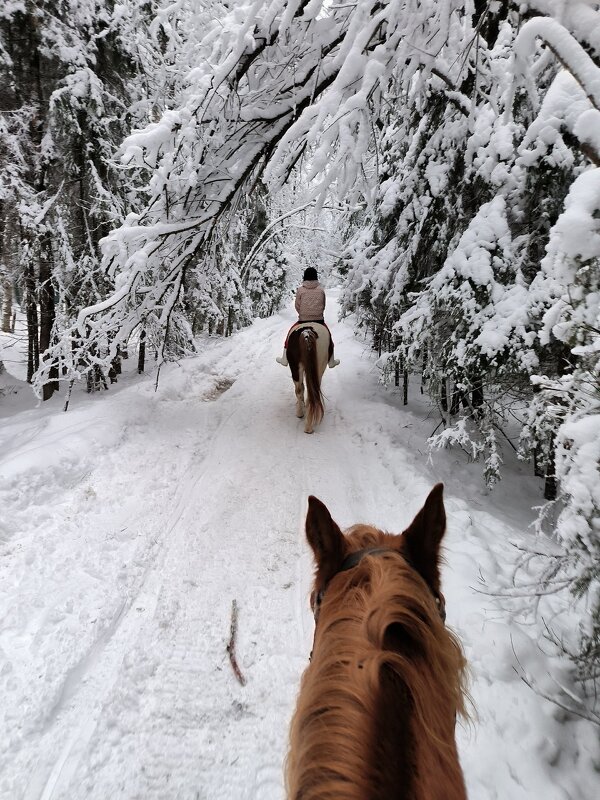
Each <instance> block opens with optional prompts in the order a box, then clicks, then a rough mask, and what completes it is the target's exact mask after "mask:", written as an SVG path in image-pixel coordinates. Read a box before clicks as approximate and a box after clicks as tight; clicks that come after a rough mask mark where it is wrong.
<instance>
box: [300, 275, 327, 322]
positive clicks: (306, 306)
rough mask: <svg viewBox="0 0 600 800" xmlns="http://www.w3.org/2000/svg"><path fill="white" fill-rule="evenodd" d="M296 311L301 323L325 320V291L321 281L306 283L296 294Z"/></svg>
mask: <svg viewBox="0 0 600 800" xmlns="http://www.w3.org/2000/svg"><path fill="white" fill-rule="evenodd" d="M296 311H297V312H298V319H299V320H300V322H304V321H305V320H311V319H323V314H324V313H325V291H324V290H323V287H322V286H321V284H320V283H319V281H304V283H303V284H302V285H301V286H299V287H298V291H297V292H296Z"/></svg>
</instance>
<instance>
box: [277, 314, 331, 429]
mask: <svg viewBox="0 0 600 800" xmlns="http://www.w3.org/2000/svg"><path fill="white" fill-rule="evenodd" d="M330 341H331V337H330V335H329V331H328V330H327V328H326V327H325V326H324V325H320V324H319V323H318V322H311V323H308V324H300V325H298V326H297V327H296V328H294V330H293V331H292V332H291V333H290V335H289V336H288V344H287V357H288V362H289V365H290V370H291V372H292V379H293V381H294V390H295V392H296V416H297V417H300V418H301V417H304V432H305V433H312V432H313V431H314V426H315V425H318V423H319V422H320V421H321V420H322V419H323V414H324V405H323V393H322V392H321V380H322V378H323V373H324V372H325V368H326V366H327V362H328V360H329V355H330V352H329V345H330ZM305 383H306V401H305V398H304V384H305Z"/></svg>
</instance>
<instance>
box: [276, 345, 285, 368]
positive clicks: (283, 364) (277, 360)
mask: <svg viewBox="0 0 600 800" xmlns="http://www.w3.org/2000/svg"><path fill="white" fill-rule="evenodd" d="M275 361H276V362H277V363H278V364H281V366H282V367H287V366H288V360H287V350H286V349H285V347H284V348H283V355H282V356H277V358H276V359H275Z"/></svg>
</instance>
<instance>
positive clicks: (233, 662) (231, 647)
mask: <svg viewBox="0 0 600 800" xmlns="http://www.w3.org/2000/svg"><path fill="white" fill-rule="evenodd" d="M237 616H238V610H237V602H236V601H235V600H234V601H233V602H232V603H231V635H230V637H229V644H228V645H227V652H228V653H229V660H230V661H231V667H232V669H233V672H234V674H235V677H236V678H237V679H238V681H239V682H240V683H241V684H242V686H245V685H246V678H244V676H243V675H242V671H241V670H240V668H239V666H238V663H237V659H236V657H235V635H236V633H237Z"/></svg>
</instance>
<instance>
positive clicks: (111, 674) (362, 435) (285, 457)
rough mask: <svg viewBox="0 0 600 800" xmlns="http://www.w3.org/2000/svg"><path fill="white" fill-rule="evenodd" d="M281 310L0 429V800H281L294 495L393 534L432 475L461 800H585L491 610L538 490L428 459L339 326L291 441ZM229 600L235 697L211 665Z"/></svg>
mask: <svg viewBox="0 0 600 800" xmlns="http://www.w3.org/2000/svg"><path fill="white" fill-rule="evenodd" d="M328 314H329V319H330V321H331V322H332V323H333V322H334V319H335V317H334V314H335V303H332V302H331V301H330V303H328ZM292 319H293V313H292V310H291V309H289V310H286V311H285V312H284V313H282V314H280V315H277V316H275V317H273V318H270V319H267V320H260V321H257V322H255V323H254V324H253V325H252V327H250V328H249V329H246V330H244V331H243V332H241V333H239V334H237V335H235V336H233V337H231V338H229V339H225V340H221V339H217V340H213V339H206V340H203V341H202V342H201V347H200V349H201V354H200V355H199V356H197V357H195V358H190V359H187V360H184V361H182V362H181V363H180V364H179V365H170V366H169V367H167V368H164V369H163V371H162V375H161V383H160V386H159V389H158V392H156V393H155V392H154V376H152V375H147V376H143V377H142V378H138V376H137V375H136V374H134V373H128V374H126V375H124V376H123V377H122V379H121V380H120V382H119V384H117V386H116V387H111V390H110V391H109V392H108V393H106V394H102V395H92V396H87V395H85V394H84V393H83V390H79V391H78V392H77V393H75V394H74V396H73V399H72V401H71V410H70V411H69V412H68V413H66V414H64V413H62V411H61V406H62V400H61V399H60V398H56V399H53V400H51V401H48V402H47V403H45V404H40V405H39V406H38V407H37V408H29V409H25V410H21V411H19V412H18V413H14V414H12V415H10V416H5V417H3V418H0V509H1V510H2V514H1V519H0V648H1V649H0V695H1V696H2V704H1V708H0V731H2V732H3V736H2V739H1V743H0V798H2V800H34V798H35V799H36V800H61V799H62V800H67V798H68V800H80V799H81V800H82V799H83V798H85V799H86V800H106V798H118V797H121V798H127V799H128V800H132V799H133V798H144V800H150V798H183V799H185V800H188V799H189V800H192V799H193V798H194V799H197V798H201V799H202V800H244V798H247V800H281V798H283V781H282V764H283V759H284V756H285V751H286V742H287V729H288V724H289V719H290V715H291V713H292V709H293V705H294V701H295V696H296V693H297V690H298V684H299V679H300V675H301V672H302V670H303V668H304V667H305V666H306V664H307V658H308V653H309V650H310V644H311V637H312V618H311V615H310V612H309V608H308V598H307V593H308V588H309V584H310V577H311V572H312V564H311V559H310V555H309V550H308V547H307V545H306V544H305V541H304V534H303V524H304V515H305V512H306V499H307V495H308V494H310V493H314V494H316V495H317V496H319V497H320V498H321V499H322V500H323V501H325V502H326V503H327V504H328V506H329V508H330V510H331V512H332V514H333V516H334V518H335V519H336V520H337V521H338V522H339V524H340V525H342V526H344V527H345V526H348V525H350V524H352V523H355V522H358V521H368V522H373V523H374V524H376V525H379V526H381V527H384V528H387V529H389V530H393V531H400V530H401V529H402V528H403V527H405V526H406V525H407V524H408V523H409V522H410V520H411V519H412V516H413V515H414V513H415V512H416V511H417V510H418V509H419V508H420V506H421V504H422V502H423V500H424V498H425V496H426V494H427V492H428V490H429V489H430V487H431V486H432V485H433V483H435V482H436V481H437V480H443V481H444V483H445V486H446V490H445V492H446V493H445V499H446V507H447V512H448V519H449V532H448V535H447V553H446V561H447V564H446V567H445V569H444V576H443V589H444V592H445V594H446V599H447V610H448V624H449V625H451V626H452V627H453V628H454V629H455V630H457V632H458V633H459V635H460V638H461V639H462V641H463V643H464V645H465V648H466V651H467V656H468V659H469V661H470V665H471V670H472V675H473V682H472V695H473V700H474V705H475V716H474V721H473V724H472V726H471V727H470V728H465V729H463V728H459V731H458V737H459V746H460V754H461V760H462V764H463V767H464V770H465V774H466V778H467V784H468V788H469V796H470V797H471V798H472V800H495V798H498V800H532V799H535V800H537V799H538V798H544V800H566V799H567V798H574V797H577V798H590V799H591V798H592V797H593V796H594V786H596V787H597V773H595V772H594V769H593V764H594V759H596V763H597V758H598V750H597V739H596V736H595V733H594V732H593V731H592V726H590V725H588V724H587V723H585V722H578V723H577V724H574V722H573V720H565V719H564V717H563V716H559V712H558V711H557V709H556V708H555V707H554V706H552V705H551V704H549V703H547V702H546V701H545V700H543V699H541V698H540V697H539V696H538V695H537V694H535V693H534V692H533V691H532V690H531V689H530V688H528V687H527V686H526V685H525V683H524V682H523V680H522V677H524V676H527V675H530V674H534V675H538V676H539V675H540V674H542V675H544V674H546V673H548V674H550V673H553V674H558V673H559V672H560V669H561V667H560V665H559V664H558V663H557V661H556V659H555V657H554V656H552V655H550V654H545V653H544V652H543V651H542V649H540V639H541V633H542V631H541V623H537V624H533V623H532V622H531V620H530V624H529V626H528V627H523V626H519V625H517V623H516V620H515V617H516V615H517V613H519V612H520V611H521V610H522V609H521V608H520V607H519V606H516V605H515V603H514V601H513V602H511V603H509V602H508V601H507V600H506V599H504V600H500V599H499V598H498V597H496V596H494V591H495V590H496V589H497V588H498V586H499V585H502V584H503V583H504V584H505V585H506V583H507V582H508V579H509V575H510V572H511V566H512V563H513V561H514V548H513V545H512V544H511V543H512V542H516V543H521V544H522V543H524V542H529V543H531V541H532V539H531V537H530V535H529V534H528V533H527V527H528V525H529V524H530V523H531V522H532V521H533V519H534V516H535V512H533V511H532V510H531V506H532V504H535V503H536V502H537V501H538V498H539V494H538V491H539V484H538V482H537V481H536V480H535V479H533V478H531V477H529V469H528V468H527V467H526V466H519V465H518V464H517V463H514V464H512V465H507V468H506V473H505V478H504V480H503V482H502V484H501V486H500V487H499V488H498V489H497V490H496V492H495V493H494V494H493V495H488V493H487V492H486V490H485V488H484V485H483V482H482V481H481V478H480V476H479V468H478V466H477V465H473V464H470V463H468V461H467V459H466V458H465V457H464V454H463V453H461V452H460V451H445V452H441V453H437V454H435V455H434V460H433V462H428V460H427V455H426V447H425V444H424V443H425V439H426V438H427V436H428V435H429V434H430V433H431V431H432V429H433V427H434V426H435V421H434V420H433V419H428V409H427V407H426V405H425V404H424V401H423V399H422V398H421V396H420V394H419V387H418V386H415V387H414V392H413V394H412V396H411V401H410V403H409V405H408V406H407V407H406V408H404V407H402V405H401V398H400V395H399V394H398V391H397V390H394V389H389V388H385V387H383V386H381V385H380V384H379V383H378V380H377V378H378V375H377V368H376V367H375V364H374V359H373V357H372V355H371V353H370V351H369V348H368V346H367V344H366V343H364V342H363V341H361V340H359V339H357V338H356V337H355V335H354V333H353V331H352V328H351V325H350V324H349V323H347V322H345V323H339V324H335V323H334V324H333V325H332V329H333V334H334V339H335V341H336V353H337V355H338V356H339V357H340V358H341V360H342V363H341V365H340V366H339V367H338V368H336V369H335V370H333V371H328V372H327V373H326V375H325V384H324V388H325V392H326V395H327V409H326V416H325V420H324V422H323V423H322V425H321V427H320V428H319V429H318V430H317V432H316V433H315V434H314V435H313V436H306V435H305V434H304V433H303V427H302V423H301V422H300V421H299V420H297V419H296V418H295V417H294V403H293V391H292V383H291V379H290V376H289V372H287V371H284V370H283V369H282V368H281V367H280V366H279V365H278V364H276V363H275V361H274V356H275V355H276V354H278V353H279V352H280V350H281V344H282V338H283V336H284V334H285V331H286V330H287V327H288V325H289V324H290V323H291V321H292ZM7 366H9V368H10V364H8V365H7ZM4 402H5V399H0V406H2V404H3V403H4ZM234 599H235V600H236V601H237V603H238V606H239V631H238V641H237V654H238V660H239V664H240V668H241V670H242V672H243V674H244V675H245V677H246V679H247V685H246V686H244V687H242V686H240V685H239V684H238V683H237V682H236V679H235V677H234V674H233V672H232V670H231V667H230V664H229V661H228V657H227V653H226V645H227V641H228V638H229V626H230V611H231V604H232V601H233V600H234ZM517 602H521V603H524V601H522V600H521V601H517ZM553 602H554V603H556V604H557V605H560V603H563V602H565V601H564V599H561V598H560V597H556V598H553ZM548 650H549V651H550V648H548Z"/></svg>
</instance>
